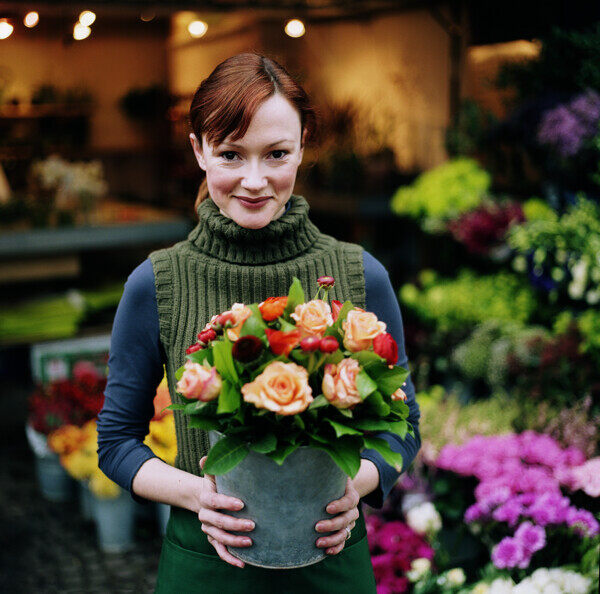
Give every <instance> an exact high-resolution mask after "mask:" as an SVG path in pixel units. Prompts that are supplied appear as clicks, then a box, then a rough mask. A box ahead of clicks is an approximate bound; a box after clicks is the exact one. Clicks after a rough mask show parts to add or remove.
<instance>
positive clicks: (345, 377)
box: [321, 359, 362, 408]
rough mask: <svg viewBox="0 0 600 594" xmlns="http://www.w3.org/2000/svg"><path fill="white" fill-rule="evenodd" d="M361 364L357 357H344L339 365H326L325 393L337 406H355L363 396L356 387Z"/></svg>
mask: <svg viewBox="0 0 600 594" xmlns="http://www.w3.org/2000/svg"><path fill="white" fill-rule="evenodd" d="M359 371H360V364H359V363H358V361H357V360H356V359H342V360H341V361H340V362H339V363H338V364H337V365H335V364H334V363H328V364H327V365H325V373H324V375H323V383H322V386H321V387H322V390H323V395H324V396H325V398H327V400H329V402H330V403H331V404H333V406H335V407H337V408H353V407H354V406H355V405H357V404H358V403H359V402H362V398H361V397H360V394H359V393H358V388H357V387H356V376H357V375H358V373H359Z"/></svg>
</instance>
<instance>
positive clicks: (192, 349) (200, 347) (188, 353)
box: [185, 342, 204, 355]
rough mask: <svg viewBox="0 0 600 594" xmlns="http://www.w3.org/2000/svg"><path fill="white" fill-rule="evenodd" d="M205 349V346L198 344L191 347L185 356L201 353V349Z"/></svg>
mask: <svg viewBox="0 0 600 594" xmlns="http://www.w3.org/2000/svg"><path fill="white" fill-rule="evenodd" d="M203 348H204V346H203V345H201V344H200V343H198V342H197V343H196V344H193V345H192V346H191V347H189V348H187V349H185V354H186V355H191V354H192V353H195V352H196V351H199V350H200V349H203Z"/></svg>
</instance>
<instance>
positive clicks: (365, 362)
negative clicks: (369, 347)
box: [350, 351, 385, 369]
mask: <svg viewBox="0 0 600 594" xmlns="http://www.w3.org/2000/svg"><path fill="white" fill-rule="evenodd" d="M350 357H351V358H352V359H356V360H357V361H358V362H359V363H360V366H361V367H362V368H363V369H368V368H369V367H370V366H371V365H374V364H377V363H379V364H381V363H382V362H383V359H382V358H381V357H380V356H379V355H378V354H377V353H374V352H373V351H358V352H357V353H352V355H350ZM384 365H385V363H384Z"/></svg>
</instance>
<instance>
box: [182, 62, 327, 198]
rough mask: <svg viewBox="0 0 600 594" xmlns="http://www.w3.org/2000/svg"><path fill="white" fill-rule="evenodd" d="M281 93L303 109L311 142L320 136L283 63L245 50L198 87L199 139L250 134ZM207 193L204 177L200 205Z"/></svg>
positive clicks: (194, 121)
mask: <svg viewBox="0 0 600 594" xmlns="http://www.w3.org/2000/svg"><path fill="white" fill-rule="evenodd" d="M275 93H279V94H281V95H282V96H283V97H285V98H286V99H287V100H288V101H289V102H290V103H291V104H292V105H293V106H294V107H295V108H296V109H297V110H298V113H299V115H300V125H301V133H302V134H304V133H305V132H306V136H305V140H306V142H311V141H313V140H315V138H316V133H317V116H316V113H315V110H314V108H313V107H312V105H311V102H310V99H309V97H308V95H307V94H306V91H304V89H303V88H302V87H301V86H300V85H299V84H298V83H297V82H296V81H295V80H294V79H293V78H292V77H291V76H290V75H289V73H288V72H287V71H286V70H285V68H284V67H283V66H281V65H280V64H278V63H277V62H275V60H272V59H271V58H267V57H265V56H262V55H260V54H256V53H242V54H237V55H235V56H232V57H231V58H227V60H225V61H224V62H221V63H220V64H219V65H218V66H217V67H216V68H215V69H214V70H213V71H212V72H211V74H210V75H209V76H208V77H207V78H205V79H204V80H203V81H202V83H201V84H200V86H199V87H198V88H197V89H196V92H195V93H194V97H193V99H192V104H191V106H190V115H189V121H190V126H191V128H192V131H193V132H194V134H195V136H196V138H197V139H198V142H200V143H202V136H203V135H206V140H207V141H208V143H209V144H211V145H216V144H220V143H221V142H223V141H224V140H225V139H226V138H227V137H229V136H231V140H238V139H240V138H242V136H244V134H246V131H247V130H248V127H249V126H250V121H251V120H252V118H253V117H254V114H255V113H256V110H257V109H258V108H259V107H260V105H261V104H262V103H263V102H264V101H265V100H266V99H268V98H269V97H272V96H273V95H275ZM207 196H208V188H207V186H206V180H204V181H203V182H202V185H201V186H200V190H199V192H198V196H197V198H196V204H195V208H196V209H197V207H198V205H199V204H200V202H202V201H203V200H204V199H205V198H207Z"/></svg>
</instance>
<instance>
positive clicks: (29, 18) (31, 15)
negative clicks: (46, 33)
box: [23, 11, 40, 29]
mask: <svg viewBox="0 0 600 594" xmlns="http://www.w3.org/2000/svg"><path fill="white" fill-rule="evenodd" d="M39 22H40V15H39V14H38V13H37V12H35V11H31V12H28V13H27V14H26V15H25V18H24V19H23V24H24V25H25V26H26V27H27V28H28V29H32V28H33V27H35V26H36V25H37V24H38V23H39Z"/></svg>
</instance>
